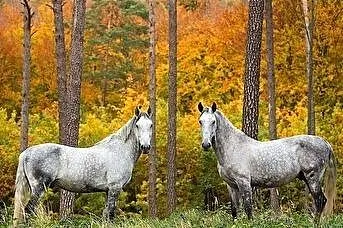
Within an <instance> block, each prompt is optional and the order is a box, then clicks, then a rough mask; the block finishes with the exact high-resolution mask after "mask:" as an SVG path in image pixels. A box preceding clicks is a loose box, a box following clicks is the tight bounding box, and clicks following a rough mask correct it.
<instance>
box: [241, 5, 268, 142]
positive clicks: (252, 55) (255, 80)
mask: <svg viewBox="0 0 343 228" xmlns="http://www.w3.org/2000/svg"><path fill="white" fill-rule="evenodd" d="M263 10H264V1H263V0H250V1H249V18H248V28H247V30H248V31H247V41H246V42H247V43H246V57H245V72H244V98H243V125H242V130H243V132H244V133H245V134H247V135H248V136H250V137H252V138H254V139H257V135H258V105H259V89H260V80H259V79H260V62H261V40H262V24H263Z"/></svg>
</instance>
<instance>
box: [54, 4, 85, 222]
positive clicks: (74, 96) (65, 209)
mask: <svg viewBox="0 0 343 228" xmlns="http://www.w3.org/2000/svg"><path fill="white" fill-rule="evenodd" d="M85 12H86V1H85V0H75V1H74V9H73V28H72V39H71V51H70V74H69V79H68V80H67V99H68V102H67V103H68V118H67V119H66V124H67V129H66V130H67V141H66V142H67V143H66V145H68V146H73V147H76V146H77V145H78V138H79V121H80V97H81V76H82V70H83V34H84V24H85ZM74 198H75V194H74V193H71V192H67V191H64V190H62V191H61V199H60V217H61V219H66V218H68V217H69V216H70V214H72V213H73V206H74Z"/></svg>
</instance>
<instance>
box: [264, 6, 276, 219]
mask: <svg viewBox="0 0 343 228" xmlns="http://www.w3.org/2000/svg"><path fill="white" fill-rule="evenodd" d="M265 19H266V46H267V74H268V102H269V110H268V114H269V139H270V140H274V139H276V138H277V131H276V96H275V71H274V23H273V5H272V0H265ZM270 205H271V208H272V209H273V211H274V212H278V211H279V200H278V191H277V189H276V188H272V189H270Z"/></svg>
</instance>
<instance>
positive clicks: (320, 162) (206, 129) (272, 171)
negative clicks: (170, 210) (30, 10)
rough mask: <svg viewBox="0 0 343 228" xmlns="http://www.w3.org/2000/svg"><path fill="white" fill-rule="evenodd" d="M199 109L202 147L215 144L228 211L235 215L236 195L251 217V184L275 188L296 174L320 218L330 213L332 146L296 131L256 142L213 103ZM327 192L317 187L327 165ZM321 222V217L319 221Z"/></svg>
mask: <svg viewBox="0 0 343 228" xmlns="http://www.w3.org/2000/svg"><path fill="white" fill-rule="evenodd" d="M198 109H199V111H200V113H201V115H200V120H199V123H200V125H201V129H202V147H203V148H204V149H205V150H208V149H209V148H210V147H213V149H214V151H215V153H216V156H217V159H218V172H219V175H220V176H221V177H222V178H223V179H224V181H225V182H226V183H227V184H228V188H229V190H230V195H231V213H232V216H233V217H234V218H235V217H236V216H237V208H238V206H239V199H240V198H241V197H242V198H243V203H244V209H245V212H246V214H247V216H248V217H249V218H251V217H252V200H251V197H252V193H251V192H252V191H251V189H252V187H261V188H274V187H278V186H281V185H284V184H286V183H288V182H290V181H292V180H293V179H295V178H296V177H297V178H299V179H300V180H303V181H304V182H305V183H306V185H307V186H308V188H309V190H310V192H311V194H312V197H313V199H314V202H315V206H316V218H317V219H319V218H320V215H321V213H322V212H323V210H324V207H325V205H326V208H325V212H326V213H331V212H332V209H333V204H334V197H335V187H336V167H335V159H334V155H333V151H332V148H331V146H330V145H329V144H328V143H327V142H326V141H325V140H323V139H322V138H320V137H317V136H311V135H299V136H294V137H289V138H284V139H278V140H273V141H268V142H259V141H256V140H254V139H252V138H250V137H248V136H247V135H245V134H244V133H243V132H242V131H240V130H238V129H237V128H235V127H234V126H233V125H232V123H231V122H230V121H229V120H227V119H226V118H225V117H224V116H223V114H222V113H221V112H219V111H218V110H217V106H216V103H213V105H212V107H211V108H205V107H203V105H202V104H201V103H199V105H198ZM326 169H327V170H328V172H327V178H326V189H325V190H326V197H325V195H324V194H323V192H322V189H321V184H320V183H321V179H322V176H323V174H324V171H325V170H326ZM318 221H319V220H318Z"/></svg>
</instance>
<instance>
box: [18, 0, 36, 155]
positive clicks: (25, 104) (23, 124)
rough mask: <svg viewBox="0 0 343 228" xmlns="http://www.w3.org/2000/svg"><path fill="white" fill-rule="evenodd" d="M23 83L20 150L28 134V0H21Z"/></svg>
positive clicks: (29, 23)
mask: <svg viewBox="0 0 343 228" xmlns="http://www.w3.org/2000/svg"><path fill="white" fill-rule="evenodd" d="M21 4H22V5H23V7H24V13H23V14H24V15H23V22H24V23H23V24H24V25H23V29H24V42H23V46H24V49H23V85H22V106H21V120H22V122H21V130H20V151H24V150H25V149H26V148H27V146H28V134H29V97H30V72H31V22H32V17H33V14H34V13H33V12H32V10H31V6H30V4H29V0H23V2H21Z"/></svg>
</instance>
